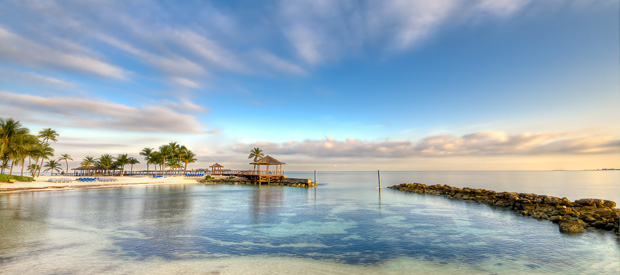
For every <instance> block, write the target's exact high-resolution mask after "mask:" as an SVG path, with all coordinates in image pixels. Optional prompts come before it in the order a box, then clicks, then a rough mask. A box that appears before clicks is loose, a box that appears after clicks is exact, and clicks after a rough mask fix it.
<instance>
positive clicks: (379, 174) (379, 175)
mask: <svg viewBox="0 0 620 275" xmlns="http://www.w3.org/2000/svg"><path fill="white" fill-rule="evenodd" d="M377 176H378V177H379V189H381V170H377Z"/></svg>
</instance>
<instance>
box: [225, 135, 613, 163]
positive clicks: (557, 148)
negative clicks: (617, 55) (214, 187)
mask: <svg viewBox="0 0 620 275" xmlns="http://www.w3.org/2000/svg"><path fill="white" fill-rule="evenodd" d="M254 147H260V148H261V149H263V150H265V151H269V152H270V153H273V154H300V155H308V156H314V157H384V158H407V157H414V156H423V157H440V156H464V155H536V154H606V153H618V152H619V151H620V140H619V139H616V138H613V137H612V136H609V135H583V134H576V133H568V132H548V133H537V134H529V133H526V134H519V135H508V134H507V133H505V132H502V131H488V132H477V133H472V134H467V135H463V136H460V137H455V136H452V135H439V136H429V137H426V138H424V139H422V140H420V141H418V142H416V143H414V142H411V141H408V140H397V141H391V140H383V141H363V140H358V139H355V138H349V139H346V140H336V139H334V138H331V137H326V138H325V139H321V140H312V139H307V140H304V141H301V142H299V141H290V142H284V143H270V142H257V143H252V144H243V143H239V144H237V145H236V147H235V151H237V152H248V151H249V150H251V149H252V148H254Z"/></svg>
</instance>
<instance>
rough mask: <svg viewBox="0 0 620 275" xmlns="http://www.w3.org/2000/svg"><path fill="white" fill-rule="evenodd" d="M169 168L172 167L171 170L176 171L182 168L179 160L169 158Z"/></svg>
mask: <svg viewBox="0 0 620 275" xmlns="http://www.w3.org/2000/svg"><path fill="white" fill-rule="evenodd" d="M168 166H169V167H170V169H171V170H174V169H175V168H178V167H181V165H180V163H179V160H178V159H176V158H169V159H168Z"/></svg>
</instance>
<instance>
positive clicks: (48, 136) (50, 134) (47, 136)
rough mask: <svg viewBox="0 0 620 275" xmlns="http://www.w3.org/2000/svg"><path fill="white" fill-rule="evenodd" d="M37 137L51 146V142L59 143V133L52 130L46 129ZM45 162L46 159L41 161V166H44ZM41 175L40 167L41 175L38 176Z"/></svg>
mask: <svg viewBox="0 0 620 275" xmlns="http://www.w3.org/2000/svg"><path fill="white" fill-rule="evenodd" d="M37 137H38V138H40V139H43V141H45V144H49V141H50V140H51V141H53V142H57V141H58V133H56V130H52V128H46V129H43V130H41V131H39V135H38V136H37ZM44 160H46V158H42V159H41V166H43V161H44ZM39 175H41V168H40V167H39V173H38V174H37V176H39Z"/></svg>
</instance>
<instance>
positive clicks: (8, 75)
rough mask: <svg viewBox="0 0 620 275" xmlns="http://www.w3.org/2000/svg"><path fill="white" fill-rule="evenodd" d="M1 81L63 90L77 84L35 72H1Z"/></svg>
mask: <svg viewBox="0 0 620 275" xmlns="http://www.w3.org/2000/svg"><path fill="white" fill-rule="evenodd" d="M0 80H1V81H9V80H20V81H23V82H26V83H38V84H41V85H46V86H49V85H55V86H58V87H62V88H69V87H74V86H75V84H74V83H72V82H69V81H65V80H62V79H58V78H55V77H51V76H46V75H42V74H37V73H33V72H24V73H22V72H16V71H9V70H0Z"/></svg>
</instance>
